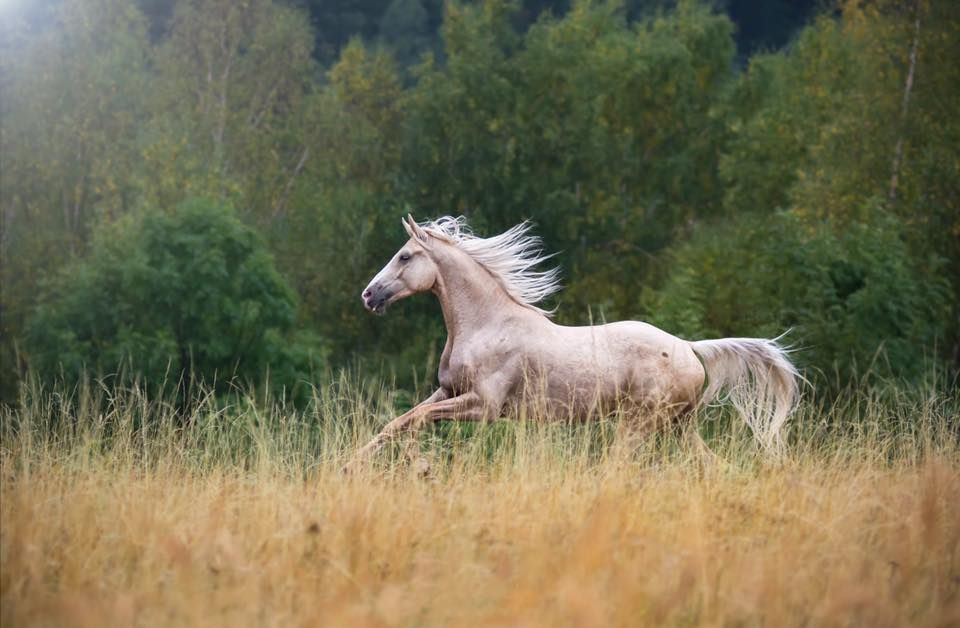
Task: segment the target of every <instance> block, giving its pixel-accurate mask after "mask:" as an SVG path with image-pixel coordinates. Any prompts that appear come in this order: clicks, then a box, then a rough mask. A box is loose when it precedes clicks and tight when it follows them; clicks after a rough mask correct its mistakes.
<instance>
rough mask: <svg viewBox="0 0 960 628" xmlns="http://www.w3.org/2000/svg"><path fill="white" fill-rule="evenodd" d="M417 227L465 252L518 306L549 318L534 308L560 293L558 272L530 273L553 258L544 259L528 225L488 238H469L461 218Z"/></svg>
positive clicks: (444, 218)
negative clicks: (554, 294)
mask: <svg viewBox="0 0 960 628" xmlns="http://www.w3.org/2000/svg"><path fill="white" fill-rule="evenodd" d="M419 224H420V226H421V227H422V228H423V229H424V230H426V231H427V232H429V233H430V235H432V236H434V237H437V238H440V239H441V240H445V241H447V242H449V243H451V244H454V245H455V246H457V247H459V248H460V249H461V250H463V251H464V252H466V253H467V254H468V255H469V256H470V257H472V258H473V259H474V260H475V261H476V262H477V263H478V264H480V265H481V266H483V267H484V268H486V269H487V270H488V271H489V272H490V274H492V275H493V276H494V277H496V278H497V279H498V280H499V281H500V283H501V284H502V285H503V287H504V289H505V290H506V291H507V292H508V293H509V294H510V296H512V297H513V298H514V299H516V300H517V301H518V302H519V303H521V304H523V305H525V306H527V307H529V308H531V309H533V310H536V311H537V312H540V313H541V314H544V315H546V316H551V315H552V314H553V311H552V310H550V311H548V310H544V309H542V308H539V307H537V306H536V305H535V304H536V303H539V302H540V301H542V300H544V299H545V298H547V297H548V296H550V295H551V294H553V293H554V292H556V291H557V290H559V289H560V269H559V268H551V269H550V270H544V271H540V270H534V267H535V266H536V265H537V264H539V263H541V262H543V261H545V260H548V259H550V258H551V257H553V255H552V254H551V255H544V254H543V247H542V242H541V240H540V238H538V237H537V236H534V235H529V234H528V232H529V231H530V228H531V226H532V225H531V224H530V223H529V222H526V221H525V222H522V223H520V224H519V225H516V226H514V227H511V228H509V229H507V230H506V231H504V232H503V233H501V234H500V235H495V236H491V237H489V238H480V237H477V236H475V235H473V233H472V232H471V231H470V227H469V225H467V219H466V218H465V217H463V216H458V217H456V218H454V217H452V216H442V217H440V218H437V219H436V220H429V221H427V222H424V223H419Z"/></svg>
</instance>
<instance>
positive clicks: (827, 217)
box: [0, 0, 960, 404]
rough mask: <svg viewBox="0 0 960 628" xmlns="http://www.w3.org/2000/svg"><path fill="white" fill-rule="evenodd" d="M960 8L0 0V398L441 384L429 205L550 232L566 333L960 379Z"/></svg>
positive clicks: (885, 0)
mask: <svg viewBox="0 0 960 628" xmlns="http://www.w3.org/2000/svg"><path fill="white" fill-rule="evenodd" d="M957 59H960V3H957V2H954V1H953V0H929V1H928V0H916V1H914V2H904V1H902V0H897V1H894V0H876V1H866V2H864V1H857V2H817V1H810V2H787V1H785V0H783V1H765V2H761V1H755V2H748V1H745V0H730V1H728V2H723V1H717V2H713V3H707V2H693V1H684V2H672V1H666V0H627V1H624V2H572V3H571V2H563V1H558V2H551V1H549V0H533V1H525V2H520V1H517V2H506V1H500V0H492V1H489V2H442V1H441V0H360V1H357V2H347V1H345V0H324V1H320V0H316V1H314V0H289V1H282V0H243V1H236V0H4V1H0V205H2V207H0V209H2V228H0V281H2V298H0V327H2V329H0V332H2V339H0V360H2V363H0V401H3V402H5V403H10V404H14V403H16V401H17V397H18V392H17V391H18V387H19V385H20V383H21V382H24V381H26V380H28V379H31V378H36V379H39V380H40V381H43V382H51V383H53V382H60V383H65V384H67V385H72V384H73V383H76V382H77V381H79V380H80V379H81V378H83V377H91V378H96V377H100V378H104V381H105V382H110V381H113V382H124V381H131V380H133V379H135V380H137V381H139V382H141V383H145V384H146V385H148V386H151V387H169V386H170V385H171V382H173V383H174V384H175V385H182V384H176V383H177V382H186V381H201V380H202V381H203V382H205V383H206V384H207V385H209V386H211V387H213V388H214V389H221V388H223V389H225V388H229V387H235V386H237V385H254V386H257V385H263V382H266V381H269V382H270V386H271V387H272V388H273V389H274V390H283V391H284V395H285V396H289V398H291V399H293V400H294V401H296V399H297V398H298V396H302V395H303V394H304V392H303V391H305V390H307V389H309V386H310V384H318V383H319V382H320V381H321V380H322V379H323V378H325V377H328V376H329V374H330V373H332V372H333V371H335V370H337V369H340V368H348V369H351V370H352V371H355V372H357V373H360V374H361V375H362V374H369V375H370V376H377V377H381V376H384V375H386V376H389V377H391V378H393V379H394V380H395V381H396V383H397V385H398V386H400V387H406V388H408V389H412V388H414V387H418V386H422V385H423V382H424V381H425V380H427V381H430V380H431V378H435V369H436V361H437V359H438V355H439V352H440V350H441V349H442V347H443V340H444V329H443V321H442V318H441V316H440V312H439V307H438V305H437V304H436V302H435V300H434V299H432V298H431V297H429V296H420V297H417V298H413V299H409V300H407V301H404V302H402V303H400V304H397V305H395V306H394V307H393V308H392V309H391V311H390V313H389V315H388V316H386V317H384V318H375V317H372V316H369V315H368V314H367V313H366V312H365V311H364V309H363V307H362V305H361V302H360V298H359V294H360V291H361V290H362V288H363V286H364V285H365V284H366V283H367V281H368V280H369V279H370V278H371V277H372V275H373V274H374V273H375V272H376V271H377V270H378V269H379V268H380V267H381V266H382V265H383V264H384V263H385V262H386V261H387V260H388V259H389V257H390V256H391V255H392V254H393V253H394V252H395V250H396V249H397V248H398V247H399V246H400V245H401V244H402V243H403V241H404V240H405V234H404V232H403V230H402V228H401V226H400V217H401V215H405V214H406V213H407V212H411V213H413V215H414V216H415V217H417V218H418V219H420V220H425V219H428V218H432V217H436V216H439V215H443V214H453V215H459V214H463V215H465V216H467V217H468V218H469V220H470V222H471V224H472V225H473V227H474V229H475V231H476V232H477V233H478V234H479V235H492V234H494V233H497V232H499V231H501V230H503V229H505V228H507V227H509V226H512V225H514V224H516V223H517V222H520V221H522V220H525V219H529V220H532V221H533V222H534V223H535V224H536V232H537V233H538V234H539V235H540V236H542V238H543V240H544V244H545V247H546V249H547V250H548V251H555V252H557V253H558V255H557V257H556V258H555V260H556V262H557V264H559V265H560V266H561V267H562V270H563V276H564V284H565V286H566V289H565V290H564V291H562V292H561V293H560V294H559V295H558V296H557V297H556V298H555V300H554V301H553V302H551V303H550V304H548V305H549V306H553V305H557V306H558V308H559V309H558V314H557V320H558V321H559V322H561V323H566V324H586V323H589V322H602V321H612V320H618V319H641V320H646V321H649V322H651V323H653V324H655V325H658V326H660V327H662V328H664V329H665V330H667V331H669V332H671V333H674V334H678V335H680V336H682V337H684V338H689V339H699V338H709V337H722V336H763V337H773V336H777V335H779V334H780V333H782V332H784V331H786V330H788V329H790V330H792V331H791V333H790V334H789V336H788V337H787V342H788V343H790V344H793V345H795V346H796V347H797V348H798V351H797V352H796V353H795V358H796V360H797V362H798V363H799V364H800V365H801V366H802V367H803V368H804V370H805V374H806V376H807V377H808V379H810V380H811V381H812V382H813V383H814V384H815V386H816V388H817V390H819V391H822V392H823V393H824V394H827V395H829V394H830V391H836V390H840V389H842V388H844V387H847V386H849V385H856V386H860V385H866V386H869V385H870V384H871V382H873V381H875V380H877V379H884V380H890V379H893V380H897V381H905V382H910V381H917V380H918V379H920V378H923V377H926V376H927V375H928V374H929V373H931V372H937V373H943V374H945V376H946V377H947V378H948V379H947V382H948V383H949V382H950V381H955V379H953V380H951V378H955V377H956V373H957V369H958V368H960V314H958V294H960V292H958V291H960V149H958V147H960V116H958V107H957V103H958V102H960V63H957Z"/></svg>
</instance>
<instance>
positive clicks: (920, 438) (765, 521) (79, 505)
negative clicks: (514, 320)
mask: <svg viewBox="0 0 960 628" xmlns="http://www.w3.org/2000/svg"><path fill="white" fill-rule="evenodd" d="M391 390H392V389H391V387H389V386H381V385H373V384H366V383H364V382H361V381H359V380H353V379H351V378H349V377H347V376H342V377H340V378H339V379H334V380H333V381H331V383H329V384H327V385H325V386H323V387H320V388H318V389H316V390H315V391H314V393H313V402H312V404H311V405H310V408H309V409H308V410H303V411H297V410H295V409H293V408H291V407H288V406H285V405H284V404H283V403H282V402H281V403H276V402H275V403H270V404H267V403H264V402H262V400H260V401H257V400H256V399H255V398H254V396H253V395H250V396H243V395H238V396H236V397H235V398H234V400H233V401H232V402H230V403H226V402H224V401H223V399H222V398H221V399H220V400H216V399H214V398H213V397H212V396H208V397H198V398H197V399H196V400H195V403H194V404H193V407H192V410H191V411H190V412H189V414H187V415H184V414H183V413H178V412H177V410H176V408H175V406H174V405H173V404H170V403H165V402H161V401H157V400H154V399H151V398H150V397H149V396H148V395H146V394H145V393H144V392H143V391H142V390H140V389H138V388H137V387H131V388H128V389H123V390H119V391H117V390H114V389H112V388H110V387H98V386H97V385H96V384H91V385H85V386H81V387H79V388H78V389H76V390H75V391H73V392H72V393H69V394H67V393H64V392H62V391H60V392H58V391H56V390H54V391H44V390H42V389H41V388H40V387H39V386H33V387H30V386H27V387H25V388H24V392H23V393H22V396H21V400H20V404H19V406H17V407H16V408H14V407H6V408H5V409H4V410H3V415H2V447H0V465H2V480H0V482H2V484H0V486H2V505H0V623H2V624H3V626H11V627H12V626H320V625H322V626H371V627H373V626H487V625H497V626H661V625H670V626H678V625H679V626H811V625H813V626H943V627H946V626H951V625H953V626H955V625H958V623H960V455H958V454H960V447H958V432H957V430H958V427H957V416H958V409H960V402H958V399H957V398H956V395H955V393H953V392H949V391H950V389H949V387H948V386H944V385H943V384H942V383H940V384H936V383H928V384H926V385H923V386H919V387H916V388H911V389H904V388H900V387H897V386H895V385H889V386H885V387H884V386H881V387H874V388H869V389H866V388H865V389H856V388H851V389H850V390H848V391H846V392H845V393H842V394H841V395H840V396H839V397H838V398H837V399H835V400H833V401H831V402H829V403H828V402H824V401H816V400H812V399H810V398H808V399H807V400H806V401H804V402H803V403H802V404H801V407H800V408H799V410H798V413H797V414H796V416H795V417H794V420H793V425H792V428H791V432H790V439H789V440H790V446H789V449H788V452H787V453H786V455H785V456H784V457H783V458H782V459H780V460H777V461H774V460H770V459H767V458H764V457H763V456H762V455H760V454H759V453H758V452H757V451H756V450H755V448H754V445H753V444H752V442H751V439H750V435H749V434H748V433H745V431H744V430H743V429H736V426H735V425H734V424H732V423H731V422H730V421H729V420H728V419H727V417H725V416H724V414H723V412H722V411H716V410H708V411H707V412H706V414H705V416H704V417H702V418H703V420H702V421H701V425H700V431H701V433H702V434H703V435H704V436H705V438H706V439H707V442H708V443H709V444H710V446H711V448H712V449H713V451H714V452H715V453H716V456H717V457H716V459H715V460H714V461H712V462H711V461H710V460H708V459H706V458H704V457H702V456H701V455H700V454H699V453H697V452H694V451H691V450H690V449H689V448H687V447H685V446H684V440H683V439H682V438H679V437H678V435H677V434H663V435H660V436H658V437H657V438H654V439H651V440H649V441H647V442H645V443H642V444H639V445H638V446H625V445H624V444H623V443H622V442H620V441H618V439H617V437H616V426H615V425H614V424H613V423H612V422H603V423H599V424H594V425H589V426H584V425H563V424H561V425H551V424H543V423H537V422H533V421H528V422H522V423H521V422H499V423H495V424H492V425H486V426H481V427H479V428H467V427H462V426H455V425H445V426H443V427H441V428H438V429H434V430H432V431H430V432H429V433H427V434H426V435H425V436H424V437H423V439H422V442H421V453H422V456H423V457H425V458H426V459H428V460H429V461H430V463H431V466H432V469H431V474H430V475H429V476H428V477H419V476H418V475H417V473H416V468H417V465H410V464H407V463H406V462H404V459H403V457H402V456H401V455H400V452H399V450H397V451H392V452H387V453H386V454H385V455H383V456H381V457H380V458H379V459H378V461H377V463H376V464H374V465H373V466H371V467H369V468H367V469H365V470H363V471H360V472H358V473H355V474H352V475H350V476H347V477H345V476H343V475H341V474H340V472H339V469H340V466H341V464H342V463H343V462H344V461H345V460H346V459H347V457H348V456H349V453H350V452H351V450H352V449H353V447H355V446H356V445H357V444H358V443H360V442H362V441H363V440H364V439H365V438H366V437H368V436H369V435H370V434H371V433H372V432H373V430H374V429H375V427H376V426H377V425H380V424H382V423H383V422H385V421H386V420H387V419H388V418H389V417H390V415H391V414H392V412H393V410H394V407H402V406H403V405H404V404H405V403H406V400H405V399H403V398H400V397H399V396H398V395H397V394H395V393H392V392H391ZM808 397H809V395H808Z"/></svg>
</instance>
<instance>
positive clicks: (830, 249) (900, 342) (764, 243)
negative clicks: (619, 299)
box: [645, 208, 952, 385]
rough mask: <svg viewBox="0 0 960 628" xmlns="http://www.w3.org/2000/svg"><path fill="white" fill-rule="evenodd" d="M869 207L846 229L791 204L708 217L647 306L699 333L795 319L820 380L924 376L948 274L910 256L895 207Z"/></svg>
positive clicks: (804, 357) (775, 328)
mask: <svg viewBox="0 0 960 628" xmlns="http://www.w3.org/2000/svg"><path fill="white" fill-rule="evenodd" d="M866 213H868V214H870V215H871V218H870V220H869V222H868V223H852V224H845V226H844V227H843V229H842V230H841V229H839V228H838V227H837V226H836V225H835V224H833V223H832V222H831V221H829V220H827V221H822V222H817V223H814V224H811V223H810V222H807V221H805V220H803V219H801V218H799V217H797V216H796V215H795V214H792V213H789V212H783V213H779V214H776V215H774V216H765V217H752V216H744V217H742V218H740V219H738V220H737V221H735V222H732V223H730V224H727V225H725V226H721V227H716V226H710V227H709V228H703V229H701V230H700V231H699V233H698V234H697V235H696V236H695V237H694V238H693V239H692V240H691V241H690V242H689V243H688V244H685V245H683V246H682V247H680V248H679V249H677V250H676V251H675V252H674V254H673V256H672V264H671V267H670V270H669V271H668V274H667V277H666V280H665V282H664V283H663V285H662V287H661V288H660V289H659V290H656V291H652V292H649V293H647V295H646V301H645V305H646V307H647V308H648V310H649V311H650V315H649V316H648V318H649V319H650V320H651V322H653V323H654V324H657V325H660V326H662V327H664V328H665V329H667V330H670V331H672V332H675V333H679V334H680V335H682V336H684V337H687V338H690V339H695V338H703V337H724V336H765V337H772V336H776V335H778V334H780V333H782V332H784V331H786V330H788V329H792V330H793V332H792V333H791V334H790V337H789V340H788V342H789V343H790V344H794V345H795V346H797V347H798V348H799V349H801V350H800V351H799V352H798V353H797V359H798V361H799V362H801V363H802V364H803V365H805V366H806V367H808V376H809V377H813V378H815V379H819V380H821V383H823V382H824V381H826V382H829V383H831V384H834V385H844V384H845V383H847V382H848V381H850V380H851V379H852V378H855V377H857V376H862V375H864V374H865V373H867V372H870V373H871V374H873V375H877V376H888V375H890V376H896V377H903V378H905V379H916V378H918V377H920V376H921V375H922V374H923V373H924V371H925V369H926V367H929V366H930V363H931V362H932V361H933V360H934V359H935V354H934V349H935V345H936V342H937V340H938V338H942V335H943V333H944V325H945V323H946V321H947V319H948V316H949V312H950V305H951V303H952V294H951V290H950V286H949V283H948V282H947V281H946V279H944V277H943V276H942V273H933V274H930V273H928V272H926V273H925V272H923V271H921V270H919V269H918V268H916V267H915V266H914V265H913V263H912V262H911V260H912V258H911V256H910V254H909V252H908V250H907V247H906V245H905V243H904V241H903V238H902V233H903V227H902V225H901V223H900V222H899V220H898V219H896V218H895V217H893V216H892V215H889V214H887V213H885V212H883V211H882V210H879V209H876V208H869V209H868V210H867V212H866ZM930 267H932V268H935V269H936V268H937V267H938V264H937V263H933V264H929V265H927V268H930Z"/></svg>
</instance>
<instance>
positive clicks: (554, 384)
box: [513, 323, 704, 420]
mask: <svg viewBox="0 0 960 628" xmlns="http://www.w3.org/2000/svg"><path fill="white" fill-rule="evenodd" d="M567 329H569V330H572V331H573V332H574V333H569V334H568V336H569V337H568V338H567V339H566V340H567V342H566V343H565V344H563V345H561V344H558V345H556V346H557V349H559V350H554V351H544V352H541V353H540V354H539V355H540V356H541V359H540V360H539V361H537V362H535V363H532V364H530V365H528V367H527V368H526V372H525V376H524V378H523V380H522V385H520V386H518V388H517V390H516V392H515V395H514V399H513V401H514V404H515V405H518V406H522V408H523V409H524V411H525V412H526V414H528V415H529V416H542V417H544V418H558V419H565V420H571V419H572V420H577V419H585V418H589V417H591V416H595V415H598V414H609V413H612V412H627V413H634V412H637V411H657V410H659V409H677V408H683V407H687V406H692V405H693V404H694V403H695V400H696V397H697V395H698V394H699V392H700V389H701V388H702V386H703V381H704V372H703V367H702V365H701V364H700V361H699V360H698V359H697V358H696V355H695V354H694V353H693V350H692V349H691V348H690V346H689V344H688V343H686V342H684V341H683V340H681V339H679V338H676V337H674V336H671V335H669V334H666V333H665V332H662V331H660V330H658V329H656V328H653V327H651V326H649V325H642V324H633V325H630V324H622V323H621V324H615V325H607V326H603V327H599V328H567ZM581 330H583V331H587V330H588V331H587V333H576V332H580V331H581ZM651 330H652V331H651ZM544 358H545V359H544Z"/></svg>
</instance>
